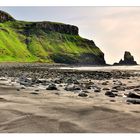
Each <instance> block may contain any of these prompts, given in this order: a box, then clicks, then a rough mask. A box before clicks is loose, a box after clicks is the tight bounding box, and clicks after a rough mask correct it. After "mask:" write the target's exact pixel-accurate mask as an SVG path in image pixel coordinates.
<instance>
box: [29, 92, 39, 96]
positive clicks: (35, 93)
mask: <svg viewBox="0 0 140 140" xmlns="http://www.w3.org/2000/svg"><path fill="white" fill-rule="evenodd" d="M30 94H34V95H38V93H37V92H31V93H30Z"/></svg>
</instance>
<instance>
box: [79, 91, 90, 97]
mask: <svg viewBox="0 0 140 140" xmlns="http://www.w3.org/2000/svg"><path fill="white" fill-rule="evenodd" d="M78 96H80V97H87V96H88V95H87V94H86V93H83V92H82V93H79V94H78Z"/></svg>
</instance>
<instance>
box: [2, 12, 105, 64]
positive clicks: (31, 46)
mask: <svg viewBox="0 0 140 140" xmlns="http://www.w3.org/2000/svg"><path fill="white" fill-rule="evenodd" d="M0 61H10V62H11V61H12V62H15V61H17V62H38V61H39V62H49V63H66V64H87V65H105V64H106V62H105V60H104V53H103V52H102V51H101V50H100V49H99V48H98V47H97V46H96V45H95V43H94V42H93V41H92V40H88V39H85V38H82V37H80V36H79V29H78V27H76V26H73V25H68V24H63V23H55V22H48V21H43V22H26V21H18V20H15V19H14V18H13V17H12V16H11V15H9V14H7V13H6V12H3V11H0Z"/></svg>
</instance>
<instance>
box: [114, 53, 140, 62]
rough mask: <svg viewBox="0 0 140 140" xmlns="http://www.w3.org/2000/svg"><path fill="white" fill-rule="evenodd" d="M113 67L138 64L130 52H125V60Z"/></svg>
mask: <svg viewBox="0 0 140 140" xmlns="http://www.w3.org/2000/svg"><path fill="white" fill-rule="evenodd" d="M113 65H137V62H136V61H135V60H134V57H133V56H132V55H131V53H130V52H128V51H125V53H124V60H122V59H121V60H120V61H119V63H114V64H113Z"/></svg>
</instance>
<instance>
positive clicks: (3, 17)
mask: <svg viewBox="0 0 140 140" xmlns="http://www.w3.org/2000/svg"><path fill="white" fill-rule="evenodd" d="M14 20H15V19H14V18H13V17H12V16H10V15H9V14H8V13H6V12H3V11H0V22H5V21H14Z"/></svg>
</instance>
